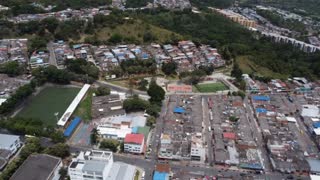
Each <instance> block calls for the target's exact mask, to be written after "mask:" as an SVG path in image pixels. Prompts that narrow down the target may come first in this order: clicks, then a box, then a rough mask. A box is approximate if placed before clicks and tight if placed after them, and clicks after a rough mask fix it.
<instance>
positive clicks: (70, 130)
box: [63, 117, 81, 137]
mask: <svg viewBox="0 0 320 180" xmlns="http://www.w3.org/2000/svg"><path fill="white" fill-rule="evenodd" d="M80 122H81V119H80V117H76V118H74V119H73V120H72V122H71V123H70V125H69V126H68V128H67V129H66V130H65V131H64V133H63V135H64V136H65V137H69V136H70V135H71V134H72V133H73V131H74V129H75V128H76V127H77V126H78V125H79V123H80Z"/></svg>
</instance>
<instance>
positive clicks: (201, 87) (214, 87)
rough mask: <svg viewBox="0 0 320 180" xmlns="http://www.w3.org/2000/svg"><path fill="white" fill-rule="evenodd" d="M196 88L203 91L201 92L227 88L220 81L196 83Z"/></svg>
mask: <svg viewBox="0 0 320 180" xmlns="http://www.w3.org/2000/svg"><path fill="white" fill-rule="evenodd" d="M196 88H197V90H198V91H199V92H203V93H206V92H217V91H224V90H228V87H227V86H226V85H224V84H223V83H221V82H216V83H208V84H198V85H196Z"/></svg>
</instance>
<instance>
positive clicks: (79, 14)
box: [8, 7, 110, 23]
mask: <svg viewBox="0 0 320 180" xmlns="http://www.w3.org/2000/svg"><path fill="white" fill-rule="evenodd" d="M97 14H103V15H109V14H110V10H106V9H105V7H98V8H89V9H80V10H76V9H66V10H63V11H58V12H49V13H44V14H21V15H18V16H15V17H12V18H9V19H8V20H9V21H11V22H14V23H25V22H30V21H41V20H43V19H45V18H49V17H54V18H56V19H58V20H59V21H66V20H70V19H73V18H76V19H92V18H93V17H94V16H95V15H97Z"/></svg>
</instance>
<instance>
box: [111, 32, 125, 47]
mask: <svg viewBox="0 0 320 180" xmlns="http://www.w3.org/2000/svg"><path fill="white" fill-rule="evenodd" d="M122 39H123V37H122V36H121V35H120V34H118V33H116V34H112V36H111V37H110V38H109V42H111V43H112V44H117V43H121V42H122Z"/></svg>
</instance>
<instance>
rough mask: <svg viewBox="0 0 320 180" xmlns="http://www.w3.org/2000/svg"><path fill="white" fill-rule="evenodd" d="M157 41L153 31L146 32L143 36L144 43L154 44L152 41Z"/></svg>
mask: <svg viewBox="0 0 320 180" xmlns="http://www.w3.org/2000/svg"><path fill="white" fill-rule="evenodd" d="M155 40H157V37H156V36H154V35H153V34H152V32H151V31H146V32H145V33H144V34H143V41H144V42H152V41H155Z"/></svg>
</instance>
